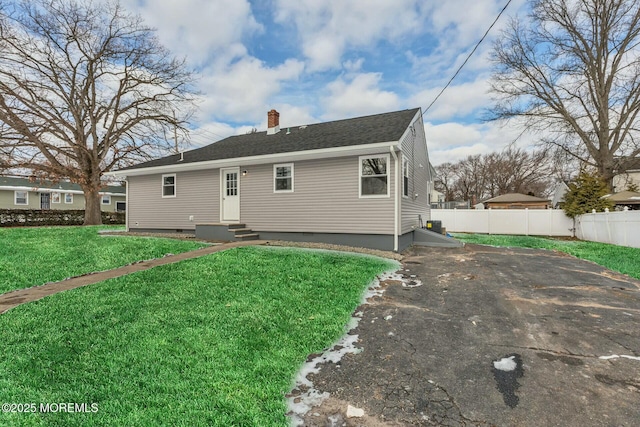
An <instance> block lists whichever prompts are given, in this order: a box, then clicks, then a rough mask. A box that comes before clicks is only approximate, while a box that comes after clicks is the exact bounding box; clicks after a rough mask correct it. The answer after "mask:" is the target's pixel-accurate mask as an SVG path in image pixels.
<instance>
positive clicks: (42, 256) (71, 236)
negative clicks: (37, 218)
mask: <svg viewBox="0 0 640 427" xmlns="http://www.w3.org/2000/svg"><path fill="white" fill-rule="evenodd" d="M105 228H108V229H114V230H117V229H118V227H107V226H99V227H30V228H0V294H1V293H4V292H9V291H12V290H15V289H22V288H28V287H31V286H35V285H42V284H43V283H46V282H55V281H58V280H62V279H65V278H67V277H72V276H78V275H81V274H86V273H91V272H95V271H102V270H109V269H112V268H116V267H121V266H123V265H127V264H130V263H132V262H135V261H140V260H145V259H152V258H159V257H162V256H164V255H166V254H168V253H181V252H186V251H190V250H193V249H197V248H201V247H204V246H205V244H203V243H199V242H189V241H180V240H175V239H150V238H144V237H128V236H115V237H114V236H101V235H99V233H98V230H100V229H105ZM119 228H122V227H119Z"/></svg>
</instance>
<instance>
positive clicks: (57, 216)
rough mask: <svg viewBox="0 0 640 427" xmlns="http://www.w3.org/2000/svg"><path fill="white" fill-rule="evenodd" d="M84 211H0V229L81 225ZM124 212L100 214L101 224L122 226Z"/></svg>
mask: <svg viewBox="0 0 640 427" xmlns="http://www.w3.org/2000/svg"><path fill="white" fill-rule="evenodd" d="M83 222H84V209H77V210H47V211H44V210H31V209H0V227H16V226H21V227H24V226H34V225H36V226H38V225H42V226H45V225H82V223H83ZM124 222H125V214H124V212H102V223H103V224H124Z"/></svg>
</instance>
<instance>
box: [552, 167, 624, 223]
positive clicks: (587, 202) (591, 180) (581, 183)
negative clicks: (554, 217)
mask: <svg viewBox="0 0 640 427" xmlns="http://www.w3.org/2000/svg"><path fill="white" fill-rule="evenodd" d="M608 193H609V191H608V187H607V184H606V183H605V181H604V180H603V179H602V178H601V177H600V176H599V175H598V174H596V173H589V172H586V171H584V170H583V171H581V172H580V175H578V178H577V179H576V181H575V182H572V183H571V184H569V191H567V193H566V194H565V195H564V204H563V209H564V212H565V213H566V214H567V216H568V217H569V218H575V217H576V216H578V215H582V214H585V213H590V212H591V211H592V210H593V209H595V210H596V211H597V212H602V211H604V210H605V208H609V209H613V203H612V202H611V200H609V199H606V198H605V199H603V198H602V196H604V195H606V194H608Z"/></svg>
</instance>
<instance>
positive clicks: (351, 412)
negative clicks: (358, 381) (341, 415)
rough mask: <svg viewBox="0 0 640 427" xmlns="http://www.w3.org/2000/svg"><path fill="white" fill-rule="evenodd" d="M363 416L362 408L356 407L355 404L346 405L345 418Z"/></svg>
mask: <svg viewBox="0 0 640 427" xmlns="http://www.w3.org/2000/svg"><path fill="white" fill-rule="evenodd" d="M361 417H364V409H360V408H356V407H355V406H351V405H348V406H347V418H361Z"/></svg>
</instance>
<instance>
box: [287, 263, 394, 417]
mask: <svg viewBox="0 0 640 427" xmlns="http://www.w3.org/2000/svg"><path fill="white" fill-rule="evenodd" d="M399 265H400V263H397V266H399ZM397 266H396V270H397ZM396 270H394V271H387V272H384V273H382V274H380V275H379V276H378V277H377V278H376V279H375V280H374V281H373V282H372V283H371V284H370V285H369V287H368V288H367V290H366V292H365V293H364V295H363V297H362V300H361V302H362V304H367V303H368V300H369V299H370V298H373V297H377V296H381V295H382V294H383V293H384V289H382V287H381V286H380V282H383V281H386V280H402V276H401V275H399V274H397V273H396V272H395V271H396ZM362 315H363V313H362V311H357V312H356V313H354V315H353V316H352V317H351V319H350V320H349V323H348V325H347V328H346V334H345V335H344V336H343V337H342V338H340V339H339V340H338V341H337V342H335V343H334V344H333V346H331V347H330V348H329V349H328V350H326V351H325V352H323V353H322V354H321V355H319V356H316V357H314V358H313V359H311V360H309V361H308V362H305V363H303V364H302V367H301V368H300V370H299V371H298V373H297V374H296V376H295V379H294V384H293V388H292V392H291V393H290V394H289V396H290V397H287V408H288V412H287V414H288V416H289V418H290V422H291V425H292V426H296V427H297V426H302V425H304V420H303V417H304V415H305V414H306V413H307V412H309V411H310V410H311V408H314V407H317V406H320V405H321V404H322V402H324V401H325V400H326V399H327V398H328V397H329V393H326V392H323V393H321V392H319V391H318V390H316V389H315V388H314V387H313V382H312V381H311V380H310V379H309V378H308V375H309V374H315V373H318V372H320V369H321V365H322V364H324V363H328V362H332V363H337V362H339V361H340V360H342V358H343V357H344V355H346V354H349V353H352V354H358V353H360V352H362V349H361V348H358V347H356V343H357V342H358V335H351V334H349V332H350V331H352V330H353V329H355V328H356V327H357V326H358V323H359V322H360V320H361V319H362ZM374 320H375V319H374ZM372 322H373V321H372ZM336 366H338V367H339V366H340V365H336ZM301 388H302V389H303V390H305V391H304V392H300V389H301ZM294 391H296V393H294ZM355 409H358V408H355ZM363 414H364V411H363Z"/></svg>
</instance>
